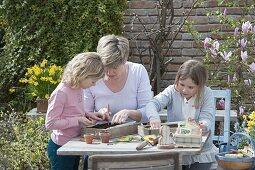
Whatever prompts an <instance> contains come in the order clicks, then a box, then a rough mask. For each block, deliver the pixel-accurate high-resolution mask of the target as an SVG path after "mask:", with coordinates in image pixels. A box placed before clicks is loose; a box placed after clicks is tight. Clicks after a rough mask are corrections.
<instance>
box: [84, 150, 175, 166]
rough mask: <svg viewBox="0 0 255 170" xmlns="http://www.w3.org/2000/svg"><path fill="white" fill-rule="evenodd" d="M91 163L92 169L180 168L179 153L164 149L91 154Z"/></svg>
mask: <svg viewBox="0 0 255 170" xmlns="http://www.w3.org/2000/svg"><path fill="white" fill-rule="evenodd" d="M89 163H90V165H91V169H92V170H97V169H99V168H100V169H101V168H106V169H133V170H134V169H137V170H138V169H141V170H149V169H150V170H152V169H157V170H163V169H168V170H169V169H173V170H177V169H178V168H179V153H177V152H168V151H164V152H151V153H137V154H107V155H105V154H102V155H93V156H90V157H89Z"/></svg>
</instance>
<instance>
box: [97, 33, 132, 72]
mask: <svg viewBox="0 0 255 170" xmlns="http://www.w3.org/2000/svg"><path fill="white" fill-rule="evenodd" d="M97 52H98V53H99V54H100V56H101V57H102V62H103V64H104V66H106V67H117V66H118V65H120V64H124V63H125V62H126V61H127V59H128V56H129V42H128V39H126V38H125V37H122V36H117V35H113V34H112V35H106V36H103V37H102V38H100V40H99V41H98V45H97Z"/></svg>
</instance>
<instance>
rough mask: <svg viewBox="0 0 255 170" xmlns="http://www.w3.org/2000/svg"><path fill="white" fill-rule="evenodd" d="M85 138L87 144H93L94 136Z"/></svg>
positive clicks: (90, 135) (86, 135) (85, 136)
mask: <svg viewBox="0 0 255 170" xmlns="http://www.w3.org/2000/svg"><path fill="white" fill-rule="evenodd" d="M83 137H84V139H85V142H86V143H87V144H92V143H93V139H94V134H84V135H83Z"/></svg>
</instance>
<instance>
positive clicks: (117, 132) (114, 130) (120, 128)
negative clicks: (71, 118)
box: [81, 122, 138, 138]
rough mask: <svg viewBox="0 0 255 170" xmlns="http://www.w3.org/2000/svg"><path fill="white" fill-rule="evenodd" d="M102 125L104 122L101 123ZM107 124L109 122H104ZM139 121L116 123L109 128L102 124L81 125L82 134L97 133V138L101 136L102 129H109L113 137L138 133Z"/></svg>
mask: <svg viewBox="0 0 255 170" xmlns="http://www.w3.org/2000/svg"><path fill="white" fill-rule="evenodd" d="M101 125H102V124H101ZM103 125H107V124H103ZM137 127H138V123H136V122H129V123H123V124H115V125H114V126H111V127H108V128H101V127H100V124H98V125H93V126H87V127H86V126H83V127H81V136H82V137H83V135H84V134H86V133H93V134H95V138H99V135H98V134H99V132H100V131H108V132H110V134H111V138H118V137H120V136H126V135H133V134H137Z"/></svg>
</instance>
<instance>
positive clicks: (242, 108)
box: [239, 106, 244, 115]
mask: <svg viewBox="0 0 255 170" xmlns="http://www.w3.org/2000/svg"><path fill="white" fill-rule="evenodd" d="M239 113H240V114H241V115H242V114H244V107H243V106H240V107H239Z"/></svg>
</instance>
